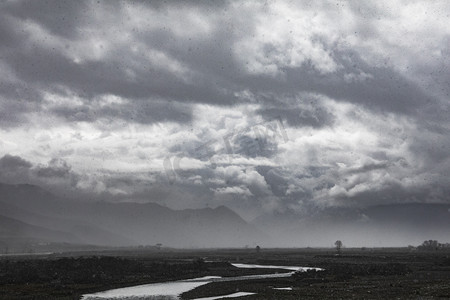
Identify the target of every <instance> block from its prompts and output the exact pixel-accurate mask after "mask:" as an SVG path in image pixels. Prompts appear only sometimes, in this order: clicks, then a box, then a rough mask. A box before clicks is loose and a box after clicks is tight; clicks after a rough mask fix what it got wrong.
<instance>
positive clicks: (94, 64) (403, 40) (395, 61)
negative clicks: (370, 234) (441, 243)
mask: <svg viewBox="0 0 450 300" xmlns="http://www.w3.org/2000/svg"><path fill="white" fill-rule="evenodd" d="M168 2H169V3H166V2H158V1H153V2H151V3H148V2H145V3H142V2H134V1H122V2H118V1H87V2H82V1H1V3H0V181H2V182H7V183H32V184H38V185H40V186H42V187H45V188H47V189H49V190H52V191H54V192H56V193H60V194H65V195H67V196H70V197H79V198H83V199H111V200H114V201H140V202H144V201H152V202H157V203H161V204H165V205H167V206H169V207H173V208H198V207H205V206H210V207H215V206H217V205H222V204H223V205H227V206H229V207H230V208H233V209H235V210H236V211H237V212H239V213H240V214H242V215H243V216H244V217H246V218H252V217H255V216H257V215H258V214H261V213H264V212H270V211H285V210H295V211H305V210H308V209H310V208H323V207H328V206H367V205H375V204H387V203H397V202H444V203H450V196H449V195H450V159H449V153H450V135H449V130H450V117H449V116H450V114H449V106H450V104H449V92H450V58H449V55H450V26H449V24H450V20H449V13H450V2H449V1H416V2H414V1H395V2H394V1H384V2H383V1H372V2H370V1H349V2H347V1H332V2H325V1H303V2H302V1H292V2H291V1H267V2H263V1H216V2H212V1H208V2H207V1H203V2H194V1H192V2H191V1H183V2H173V1H168Z"/></svg>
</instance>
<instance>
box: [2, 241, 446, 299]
mask: <svg viewBox="0 0 450 300" xmlns="http://www.w3.org/2000/svg"><path fill="white" fill-rule="evenodd" d="M233 262H239V263H251V264H263V265H264V264H265V265H292V266H304V267H319V268H324V269H325V270H324V271H319V272H315V271H309V272H304V273H297V274H294V275H293V276H291V277H288V278H276V279H257V280H241V281H231V282H213V283H209V284H207V285H204V286H200V287H198V288H196V289H194V290H191V291H189V292H187V293H184V294H183V295H182V298H183V299H193V298H200V297H210V296H218V295H227V294H232V293H235V292H238V291H239V292H253V293H256V294H255V295H249V296H246V297H241V298H239V299H450V252H449V251H433V252H419V251H411V250H409V249H406V248H392V249H345V250H344V251H343V252H342V253H341V254H340V255H337V254H336V253H335V251H333V250H331V249H262V250H261V251H260V252H259V253H256V252H255V251H254V250H253V249H228V250H225V249H220V250H183V251H182V250H170V249H163V250H160V251H155V250H136V249H127V250H110V251H102V252H88V251H86V252H76V253H65V254H51V255H43V256H36V257H31V256H29V257H27V256H21V257H13V256H9V257H7V258H6V257H2V258H1V259H0V290H1V292H0V298H1V299H79V298H80V296H81V295H83V294H85V293H92V292H96V291H102V290H108V289H111V288H117V287H124V286H133V285H138V284H145V283H152V282H164V281H172V280H180V279H188V278H195V277H202V276H243V275H250V274H265V273H273V272H274V270H265V269H238V268H235V267H233V266H232V265H231V264H230V263H233ZM280 272H283V271H282V270H280ZM284 272H286V270H285V271H284ZM277 288H289V289H283V290H280V289H277Z"/></svg>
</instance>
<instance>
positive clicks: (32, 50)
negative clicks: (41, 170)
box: [0, 1, 431, 127]
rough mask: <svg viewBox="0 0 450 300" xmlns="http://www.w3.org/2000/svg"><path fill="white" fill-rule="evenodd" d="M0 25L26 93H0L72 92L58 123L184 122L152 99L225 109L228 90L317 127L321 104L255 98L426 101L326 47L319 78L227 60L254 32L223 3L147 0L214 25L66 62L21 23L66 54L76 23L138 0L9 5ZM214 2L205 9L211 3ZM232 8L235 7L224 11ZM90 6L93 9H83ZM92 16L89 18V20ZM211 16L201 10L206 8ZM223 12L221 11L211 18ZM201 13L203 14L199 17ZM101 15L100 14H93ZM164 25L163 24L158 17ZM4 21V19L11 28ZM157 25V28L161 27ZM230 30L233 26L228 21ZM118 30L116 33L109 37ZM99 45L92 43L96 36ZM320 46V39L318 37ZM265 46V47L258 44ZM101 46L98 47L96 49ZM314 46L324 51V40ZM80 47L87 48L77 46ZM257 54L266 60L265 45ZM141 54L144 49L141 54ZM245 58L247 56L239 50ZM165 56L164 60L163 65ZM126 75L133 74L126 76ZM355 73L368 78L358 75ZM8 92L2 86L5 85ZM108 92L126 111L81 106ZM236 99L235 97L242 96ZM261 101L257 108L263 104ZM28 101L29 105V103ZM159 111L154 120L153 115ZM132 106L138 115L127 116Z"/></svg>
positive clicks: (407, 109) (297, 69)
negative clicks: (266, 71)
mask: <svg viewBox="0 0 450 300" xmlns="http://www.w3.org/2000/svg"><path fill="white" fill-rule="evenodd" d="M2 5H3V6H4V7H5V9H3V11H2V15H3V18H2V19H3V21H1V22H2V23H5V24H4V25H5V26H2V30H1V33H0V38H1V40H2V43H1V44H2V45H3V51H2V52H3V53H2V54H3V57H4V60H3V61H4V62H5V63H6V64H7V65H8V66H9V67H10V69H11V70H13V72H14V75H15V76H17V77H18V79H19V80H20V81H22V82H27V89H28V90H27V92H21V94H20V95H17V93H18V91H17V90H20V91H23V90H24V88H23V87H20V86H19V87H17V88H15V89H14V88H13V89H12V91H11V88H9V89H8V88H7V89H2V91H1V92H2V95H3V97H4V100H3V101H4V102H5V103H10V102H15V101H16V100H17V98H21V99H22V101H24V102H26V103H29V102H31V103H35V102H38V103H41V102H42V101H43V99H42V91H47V92H51V93H55V94H59V93H61V88H64V89H66V90H70V91H71V92H72V93H76V94H78V95H80V97H81V99H82V100H83V102H84V105H83V106H82V107H80V108H77V109H73V108H62V107H58V108H56V109H53V110H50V113H55V114H56V115H57V116H59V117H62V118H64V119H66V120H68V121H88V122H94V121H95V120H96V119H97V118H102V117H104V118H112V119H115V118H119V119H124V120H128V121H130V122H133V120H134V122H140V123H152V122H160V121H163V120H172V121H178V122H181V123H184V122H187V121H189V120H190V119H191V116H190V112H189V108H188V107H183V106H182V105H181V107H183V108H182V109H177V108H174V109H167V110H164V109H163V108H162V107H161V104H160V103H159V102H158V101H157V100H156V101H155V99H163V100H173V101H177V102H181V103H211V104H219V105H234V104H236V103H238V101H239V102H240V103H242V101H243V99H238V98H237V97H236V93H238V92H241V91H244V90H249V91H251V92H252V93H253V94H254V95H255V97H256V100H257V101H258V102H259V103H260V104H261V105H262V108H261V109H260V110H259V113H260V114H261V115H262V116H264V117H266V118H271V117H273V116H274V115H277V114H278V115H283V117H284V118H285V119H286V120H287V122H288V124H289V125H291V126H302V125H307V126H312V127H321V126H323V125H330V124H331V123H332V117H331V115H330V114H329V113H327V112H326V111H323V110H318V111H316V112H306V113H303V115H302V110H300V109H299V108H296V107H292V109H284V108H281V109H280V108H274V107H272V106H273V104H272V103H273V101H272V103H266V102H265V101H264V97H265V96H264V95H266V94H279V93H283V94H290V95H296V94H298V93H299V92H313V93H317V94H322V95H326V96H328V97H331V98H333V99H338V100H342V101H350V102H353V103H357V104H363V105H365V106H367V107H369V108H374V109H381V110H383V111H393V112H398V113H407V114H415V113H416V111H417V109H419V108H420V107H422V106H423V105H424V104H425V103H427V101H430V99H431V97H430V96H429V95H427V94H426V93H425V92H424V91H423V90H421V89H420V88H419V87H417V85H415V84H413V83H411V82H410V81H409V80H408V79H406V78H405V77H403V76H402V75H400V74H399V73H397V72H396V71H394V70H392V69H389V68H387V67H384V66H369V65H368V64H367V63H365V62H363V61H362V60H361V59H360V58H359V56H358V54H356V53H345V52H342V51H334V50H333V49H328V50H329V51H330V52H332V54H333V56H332V57H333V59H334V60H335V61H336V63H337V64H339V65H341V66H342V67H341V68H339V69H338V70H337V71H336V72H333V73H330V74H321V73H320V72H319V71H317V70H316V69H315V68H314V67H312V65H311V64H309V63H308V62H305V63H304V64H302V65H301V66H294V67H284V68H281V69H280V70H281V71H282V74H281V75H282V78H281V79H278V78H273V77H272V76H266V75H258V74H249V73H247V72H246V70H245V69H244V68H243V66H242V64H241V62H240V60H241V59H242V57H236V54H235V52H234V50H233V46H234V45H235V44H236V42H238V41H239V40H242V39H245V38H247V37H248V36H250V35H251V34H252V33H253V32H254V30H255V28H254V26H255V25H254V24H253V23H252V16H249V17H248V18H247V19H242V18H240V17H239V16H238V15H235V13H236V11H233V8H232V7H228V9H229V11H227V10H226V9H227V4H221V5H220V6H217V5H216V4H214V5H212V4H204V5H198V4H195V5H194V4H192V3H183V4H182V5H180V4H177V5H175V4H169V5H166V4H163V3H160V2H158V3H157V4H151V5H149V7H150V9H152V10H154V11H155V12H156V13H157V14H162V15H164V14H167V11H168V10H170V9H174V8H177V9H182V8H183V9H187V10H189V9H192V10H193V12H194V13H198V14H199V17H209V18H213V17H214V16H216V17H217V21H215V22H212V21H211V19H209V18H208V19H206V20H205V22H209V26H211V28H210V32H208V33H207V34H197V33H193V34H192V35H189V34H186V35H182V36H180V35H177V34H176V33H175V32H174V29H173V26H172V24H171V23H167V24H157V25H156V26H154V27H153V28H145V27H144V26H143V27H141V28H136V30H132V31H130V32H127V33H125V32H123V33H121V34H128V35H129V36H130V37H131V39H132V40H135V41H138V42H140V43H143V44H144V45H145V47H146V48H144V49H142V50H140V51H138V52H137V53H135V52H133V51H132V50H131V47H130V46H131V45H128V44H121V43H115V42H117V41H115V40H110V41H107V42H112V46H109V47H110V48H108V49H107V50H105V53H106V54H105V56H104V57H102V58H101V59H96V60H91V59H86V60H84V61H81V62H75V61H74V60H73V58H70V57H69V56H68V55H67V53H66V54H64V53H62V50H61V48H57V47H56V48H55V47H53V48H51V47H49V45H50V43H46V39H47V38H49V37H46V36H42V37H33V36H31V35H30V34H31V33H29V31H25V33H24V31H23V30H21V27H22V26H25V25H24V24H25V22H30V21H32V22H36V23H37V24H39V25H40V26H42V27H43V28H44V29H46V30H48V31H49V33H50V34H54V35H56V36H57V37H60V38H61V39H64V40H65V41H66V42H61V43H63V44H64V47H65V48H66V50H67V51H68V53H70V49H72V48H73V47H77V46H76V43H78V42H82V41H83V40H84V39H87V38H89V35H87V33H86V29H89V28H90V27H92V28H94V29H95V28H96V26H97V25H100V26H104V25H102V24H101V23H99V24H98V22H102V21H105V22H106V24H108V22H111V21H110V19H108V18H110V17H111V16H114V18H115V19H116V20H117V21H119V22H122V23H123V24H127V22H130V21H129V20H127V19H126V18H125V14H124V11H125V9H126V6H127V5H129V6H135V5H141V4H139V3H133V2H132V3H130V4H127V5H125V4H123V3H122V4H118V5H111V4H106V3H103V2H102V3H100V4H95V3H94V2H89V3H87V4H86V3H79V4H78V3H77V4H76V5H75V4H74V3H72V2H70V1H69V2H66V1H64V2H61V1H56V2H49V3H47V2H45V3H44V2H33V3H32V4H30V3H28V2H14V3H7V4H2ZM213 8H214V9H213ZM234 9H235V8H234ZM92 10H93V11H92ZM96 12H98V13H99V14H98V16H96ZM208 12H209V13H210V14H211V16H207V13H208ZM222 12H223V13H225V14H224V15H223V16H222V15H221V14H222ZM205 15H206V16H205ZM102 18H104V20H102ZM168 21H169V22H171V21H170V20H168ZM10 24H14V26H11V25H10ZM165 25H167V26H165ZM238 26H239V27H238ZM121 27H124V26H121V25H117V24H111V28H105V30H119V29H121ZM119 37H120V36H117V39H119ZM99 43H101V41H100V42H99ZM318 43H320V42H318ZM268 46H270V44H268ZM99 47H100V48H101V47H105V48H107V47H108V45H103V46H102V45H100V46H99ZM324 47H326V46H325V45H324ZM85 51H92V49H91V48H86V50H85ZM146 51H159V52H158V53H159V54H160V55H167V57H165V58H167V59H169V62H168V63H169V64H170V63H174V64H175V63H176V64H181V65H182V66H183V68H184V69H183V70H182V71H180V70H178V71H180V72H181V73H179V74H177V71H174V70H170V66H167V65H165V66H164V67H163V68H156V69H155V65H154V64H155V63H156V62H154V61H153V62H148V61H145V52H146ZM266 51H269V52H267V53H266V55H268V56H270V55H271V53H270V47H268V48H267V50H266ZM149 55H152V54H151V52H150V54H149ZM246 55H248V54H246ZM171 60H173V61H171ZM130 72H132V73H133V75H132V77H130ZM365 76H368V77H367V78H366V77H365ZM8 90H10V91H8ZM105 94H111V95H116V96H120V97H123V98H126V99H129V100H130V101H128V103H127V105H126V106H127V107H128V108H127V107H117V108H114V107H112V108H106V109H97V110H95V111H94V109H93V108H92V107H91V101H92V99H93V98H95V97H97V96H100V95H105ZM244 101H245V100H244ZM266 104H267V105H266ZM30 106H31V107H30ZM6 109H8V110H10V111H11V112H13V113H12V114H13V115H18V116H20V115H21V113H24V114H26V113H28V112H30V111H40V110H42V108H40V107H39V104H36V105H30V104H26V105H7V108H6ZM161 110H164V111H165V112H164V113H163V117H160V115H159V113H155V112H157V111H161ZM136 112H139V113H138V114H139V115H137V116H136V115H135V114H136ZM23 119H24V118H20V117H17V119H16V120H15V119H11V120H9V121H8V120H4V121H3V122H5V123H8V122H9V123H12V124H17V123H18V122H19V121H20V120H23Z"/></svg>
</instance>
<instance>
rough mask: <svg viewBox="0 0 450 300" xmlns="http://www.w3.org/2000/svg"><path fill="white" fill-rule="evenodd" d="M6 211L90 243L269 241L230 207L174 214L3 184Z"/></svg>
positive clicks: (0, 200) (1, 201)
mask: <svg viewBox="0 0 450 300" xmlns="http://www.w3.org/2000/svg"><path fill="white" fill-rule="evenodd" d="M2 207H3V209H4V211H7V212H8V213H9V214H10V215H9V216H8V217H11V218H16V219H17V221H20V222H24V223H27V224H29V225H30V226H40V227H41V228H43V229H48V230H53V229H56V228H58V229H60V230H63V231H64V232H67V234H68V236H69V235H70V236H73V237H74V238H73V239H70V240H71V241H77V242H81V243H86V244H95V245H110V246H132V245H155V244H159V243H161V244H163V245H167V246H172V247H243V246H245V245H256V244H257V243H260V242H261V241H263V240H264V239H265V238H267V236H265V235H264V234H263V233H262V232H261V231H260V230H258V229H257V228H256V227H255V226H253V225H250V224H248V223H247V222H246V221H245V220H243V219H242V218H241V217H240V216H239V215H238V214H237V213H235V212H234V211H232V210H231V209H229V208H227V207H225V206H219V207H217V208H203V209H185V210H173V209H170V208H167V207H164V206H161V205H159V204H156V203H134V202H119V203H112V202H105V201H102V202H87V201H79V202H77V201H73V200H68V199H62V198H59V197H57V196H55V195H53V194H52V193H50V192H48V191H45V190H44V189H42V188H40V187H38V186H33V185H28V184H27V185H21V184H19V185H9V184H4V183H0V209H1V208H2ZM30 230H31V229H30ZM54 240H55V241H59V240H60V239H56V238H55V239H54Z"/></svg>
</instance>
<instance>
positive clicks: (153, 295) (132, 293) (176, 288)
mask: <svg viewBox="0 0 450 300" xmlns="http://www.w3.org/2000/svg"><path fill="white" fill-rule="evenodd" d="M232 265H233V266H235V267H237V268H262V269H278V270H279V269H284V270H289V271H291V272H286V273H272V274H263V275H247V276H239V277H218V276H207V277H201V278H192V279H186V280H179V281H169V282H162V283H151V284H144V285H137V286H131V287H126V288H120V289H113V290H108V291H104V292H98V293H94V294H86V295H83V297H82V298H81V299H82V300H101V299H116V300H143V299H145V300H150V299H155V300H156V299H158V300H165V299H179V295H180V294H182V293H184V292H187V291H190V290H192V289H194V288H196V287H199V286H201V285H205V284H208V283H210V282H218V281H222V282H223V281H238V280H249V279H261V278H282V277H289V276H291V275H292V274H294V273H295V272H298V271H301V272H302V271H303V272H304V271H307V270H310V269H314V270H317V271H321V270H323V269H320V268H306V267H295V266H272V265H249V264H232ZM251 294H252V293H243V292H241V293H235V294H231V295H224V296H220V297H208V298H200V299H197V300H213V299H218V298H224V297H226V296H228V297H239V296H246V295H251Z"/></svg>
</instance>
